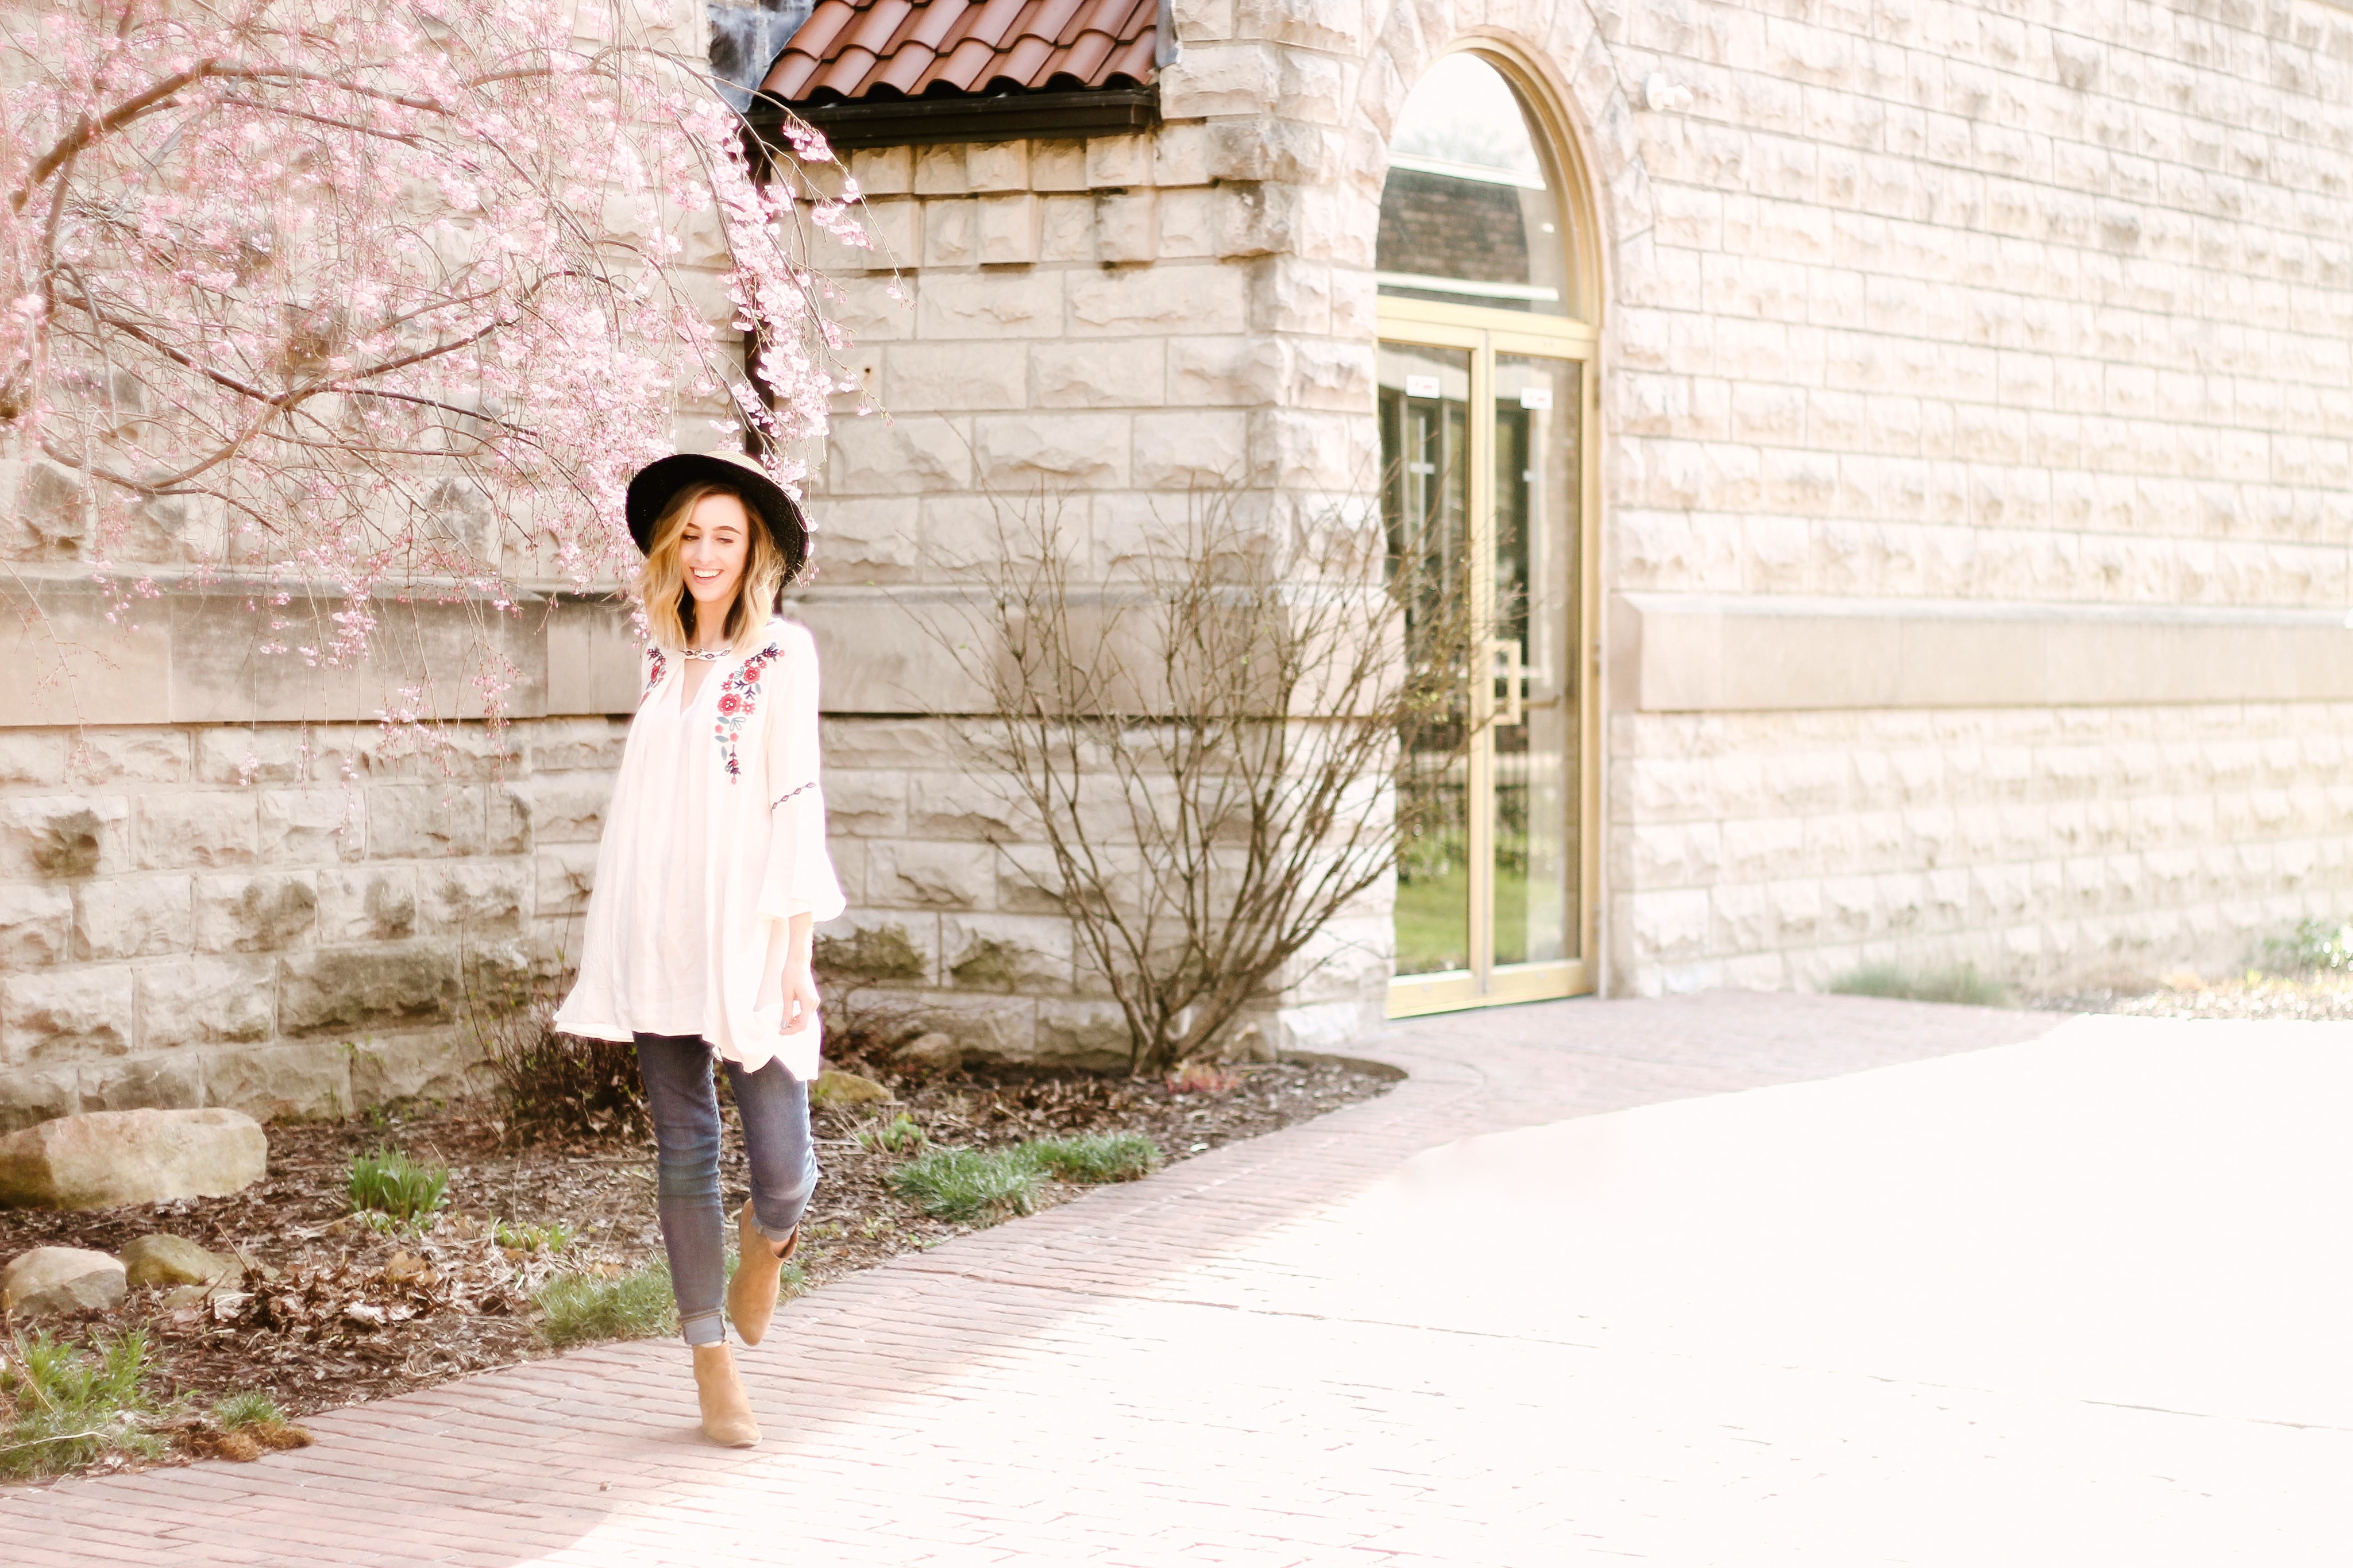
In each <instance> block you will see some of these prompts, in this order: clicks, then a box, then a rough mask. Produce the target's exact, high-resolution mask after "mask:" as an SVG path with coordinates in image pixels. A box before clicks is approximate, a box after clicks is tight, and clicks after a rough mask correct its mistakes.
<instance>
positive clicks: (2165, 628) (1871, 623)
mask: <svg viewBox="0 0 2353 1568" xmlns="http://www.w3.org/2000/svg"><path fill="white" fill-rule="evenodd" d="M2348 619H2353V617H2348V615H2347V614H2346V612H2344V611H2342V610H2309V609H2264V608H2243V609H2242V608H2225V607H2220V606H2216V607H2202V606H2183V605H2089V604H2076V605H2066V604H2042V605H2038V604H2021V603H2015V602H1968V601H1953V600H1942V601H1937V600H1916V599H1836V598H1816V597H1798V596H1795V595H1703V594H1688V595H1686V594H1620V595H1614V596H1613V597H1612V599H1611V601H1610V606H1609V658H1610V681H1609V696H1610V705H1611V706H1612V707H1613V708H1615V709H1617V710H1620V711H1624V710H1640V711H1645V712H1742V711H1757V712H1788V711H1805V710H1824V709H1842V708H1895V709H1925V708H2027V707H2032V708H2045V707H2084V706H2096V707H2111V706H2118V705H2125V706H2131V705H2163V704H2177V703H2211V702H2325V701H2341V700H2353V626H2348Z"/></svg>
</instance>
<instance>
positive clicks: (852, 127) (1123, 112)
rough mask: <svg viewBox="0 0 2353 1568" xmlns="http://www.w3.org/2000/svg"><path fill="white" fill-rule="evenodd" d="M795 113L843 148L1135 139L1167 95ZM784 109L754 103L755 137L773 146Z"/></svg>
mask: <svg viewBox="0 0 2353 1568" xmlns="http://www.w3.org/2000/svg"><path fill="white" fill-rule="evenodd" d="M791 107H792V110H793V112H794V113H796V114H797V115H799V116H800V117H801V118H802V119H803V120H806V121H808V122H809V123H810V124H811V125H814V126H816V127H817V128H818V130H819V131H822V132H825V136H826V140H827V141H828V142H831V143H833V145H835V146H836V147H844V148H849V147H923V146H931V145H936V144H939V143H943V142H1020V141H1027V140H1031V139H1037V138H1047V137H1056V138H1059V137H1088V136H1126V135H1132V134H1134V132H1139V131H1149V130H1151V129H1152V128H1153V127H1154V126H1155V125H1157V124H1159V123H1160V89H1158V88H1157V87H1098V88H1088V89H1083V90H1081V91H1076V92H995V93H987V94H981V95H975V94H971V93H958V94H955V95H952V96H949V97H944V98H890V99H866V100H858V101H856V102H852V103H813V104H794V105H792V106H791ZM784 108H785V106H784V105H782V104H779V103H778V102H777V100H775V99H773V98H769V97H765V96H762V97H758V98H754V100H752V107H751V108H750V109H749V110H746V111H745V118H746V119H748V120H749V121H751V124H752V129H753V131H754V133H756V134H757V135H758V136H760V137H761V138H762V139H764V140H773V139H774V138H776V136H777V135H778V133H779V128H780V126H781V125H782V122H783V120H784V112H783V111H784Z"/></svg>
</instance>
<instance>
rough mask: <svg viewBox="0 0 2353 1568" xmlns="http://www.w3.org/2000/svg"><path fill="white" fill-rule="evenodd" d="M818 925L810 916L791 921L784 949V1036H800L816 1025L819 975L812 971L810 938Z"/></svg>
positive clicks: (800, 916) (798, 917) (798, 916)
mask: <svg viewBox="0 0 2353 1568" xmlns="http://www.w3.org/2000/svg"><path fill="white" fill-rule="evenodd" d="M815 924H816V922H815V921H813V920H812V919H811V918H810V917H809V916H807V915H805V914H802V915H795V916H794V917H793V919H792V926H791V932H792V934H791V937H790V940H789V941H788V942H787V943H786V948H785V1033H786V1034H787V1035H797V1034H799V1033H800V1032H801V1031H802V1030H803V1029H806V1028H808V1027H809V1026H811V1025H813V1024H815V1023H816V1022H817V1016H818V1014H817V1006H818V1005H817V975H816V974H815V973H813V972H812V971H811V970H810V968H809V937H810V934H811V931H812V930H813V928H814V927H815Z"/></svg>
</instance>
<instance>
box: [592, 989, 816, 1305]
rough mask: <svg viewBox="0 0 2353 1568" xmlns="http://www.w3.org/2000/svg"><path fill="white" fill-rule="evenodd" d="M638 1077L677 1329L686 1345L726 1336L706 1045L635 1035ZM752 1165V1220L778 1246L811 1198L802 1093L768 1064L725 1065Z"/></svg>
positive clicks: (722, 1225) (713, 1093) (713, 1105)
mask: <svg viewBox="0 0 2353 1568" xmlns="http://www.w3.org/2000/svg"><path fill="white" fill-rule="evenodd" d="M637 1043H638V1076H639V1077H640V1078H642V1079H644V1080H645V1086H646V1108H647V1109H648V1110H649V1111H651V1112H652V1115H653V1123H654V1172H655V1184H654V1207H655V1212H656V1213H657V1214H659V1215H660V1216H661V1234H662V1249H663V1250H664V1251H665V1252H667V1253H669V1254H670V1289H671V1290H672V1292H674V1293H675V1294H676V1295H677V1297H678V1326H679V1330H680V1331H681V1333H682V1334H683V1335H684V1336H685V1338H686V1342H687V1343H688V1344H691V1345H715V1344H719V1343H722V1342H724V1341H725V1340H726V1338H727V1320H726V1318H725V1316H724V1315H723V1313H722V1311H721V1309H720V1298H721V1297H722V1296H723V1294H724V1293H725V1292H726V1289H727V1240H726V1238H727V1214H726V1211H725V1209H724V1207H723V1205H721V1203H720V1199H719V1131H720V1128H719V1093H718V1089H717V1086H716V1085H715V1084H714V1083H713V1082H712V1076H711V1064H712V1060H713V1059H714V1058H713V1054H712V1049H711V1047H709V1046H708V1045H706V1044H704V1043H703V1042H702V1040H701V1039H699V1038H697V1037H694V1036H692V1035H685V1036H679V1035H639V1036H638V1037H637ZM725 1065H726V1068H727V1081H728V1082H729V1084H731V1085H732V1086H733V1088H734V1090H735V1111H736V1114H737V1115H738V1116H739V1117H741V1118H742V1120H743V1122H744V1154H745V1156H746V1157H747V1158H748V1160H749V1161H750V1163H751V1166H752V1219H753V1223H754V1224H755V1225H756V1226H759V1229H760V1234H761V1235H763V1236H765V1237H767V1238H768V1239H769V1240H771V1241H782V1240H784V1239H785V1237H788V1236H790V1235H791V1234H792V1233H793V1227H794V1226H797V1225H798V1224H800V1222H801V1215H802V1214H804V1213H805V1212H807V1208H808V1203H809V1198H810V1196H811V1194H814V1193H816V1191H817V1149H816V1146H815V1144H814V1142H813V1141H812V1140H811V1139H810V1136H809V1113H808V1085H807V1084H805V1083H803V1082H801V1080H800V1079H797V1078H795V1077H793V1076H792V1075H791V1074H790V1073H788V1072H786V1071H785V1068H784V1064H783V1063H782V1062H770V1063H769V1064H768V1065H767V1066H766V1067H764V1068H761V1069H760V1070H759V1071H757V1072H746V1071H744V1069H743V1068H740V1067H737V1066H736V1065H735V1064H734V1063H733V1062H728V1063H726V1064H725Z"/></svg>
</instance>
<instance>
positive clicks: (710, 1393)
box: [694, 1344, 760, 1448]
mask: <svg viewBox="0 0 2353 1568" xmlns="http://www.w3.org/2000/svg"><path fill="white" fill-rule="evenodd" d="M694 1394H695V1398H696V1400H697V1401H698V1402H700V1403H701V1405H702V1435H703V1436H706V1437H708V1438H710V1439H711V1440H712V1442H714V1443H723V1444H725V1445H726V1446H727V1447H731V1448H749V1447H752V1446H753V1445H754V1444H756V1443H757V1442H759V1440H760V1424H759V1423H758V1422H757V1421H754V1420H753V1419H752V1400H751V1396H750V1395H748V1394H745V1393H744V1380H743V1379H742V1378H740V1377H738V1376H736V1375H735V1355H734V1352H732V1351H730V1350H729V1349H728V1348H727V1347H726V1346H725V1345H723V1344H721V1345H697V1346H695V1347H694Z"/></svg>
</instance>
